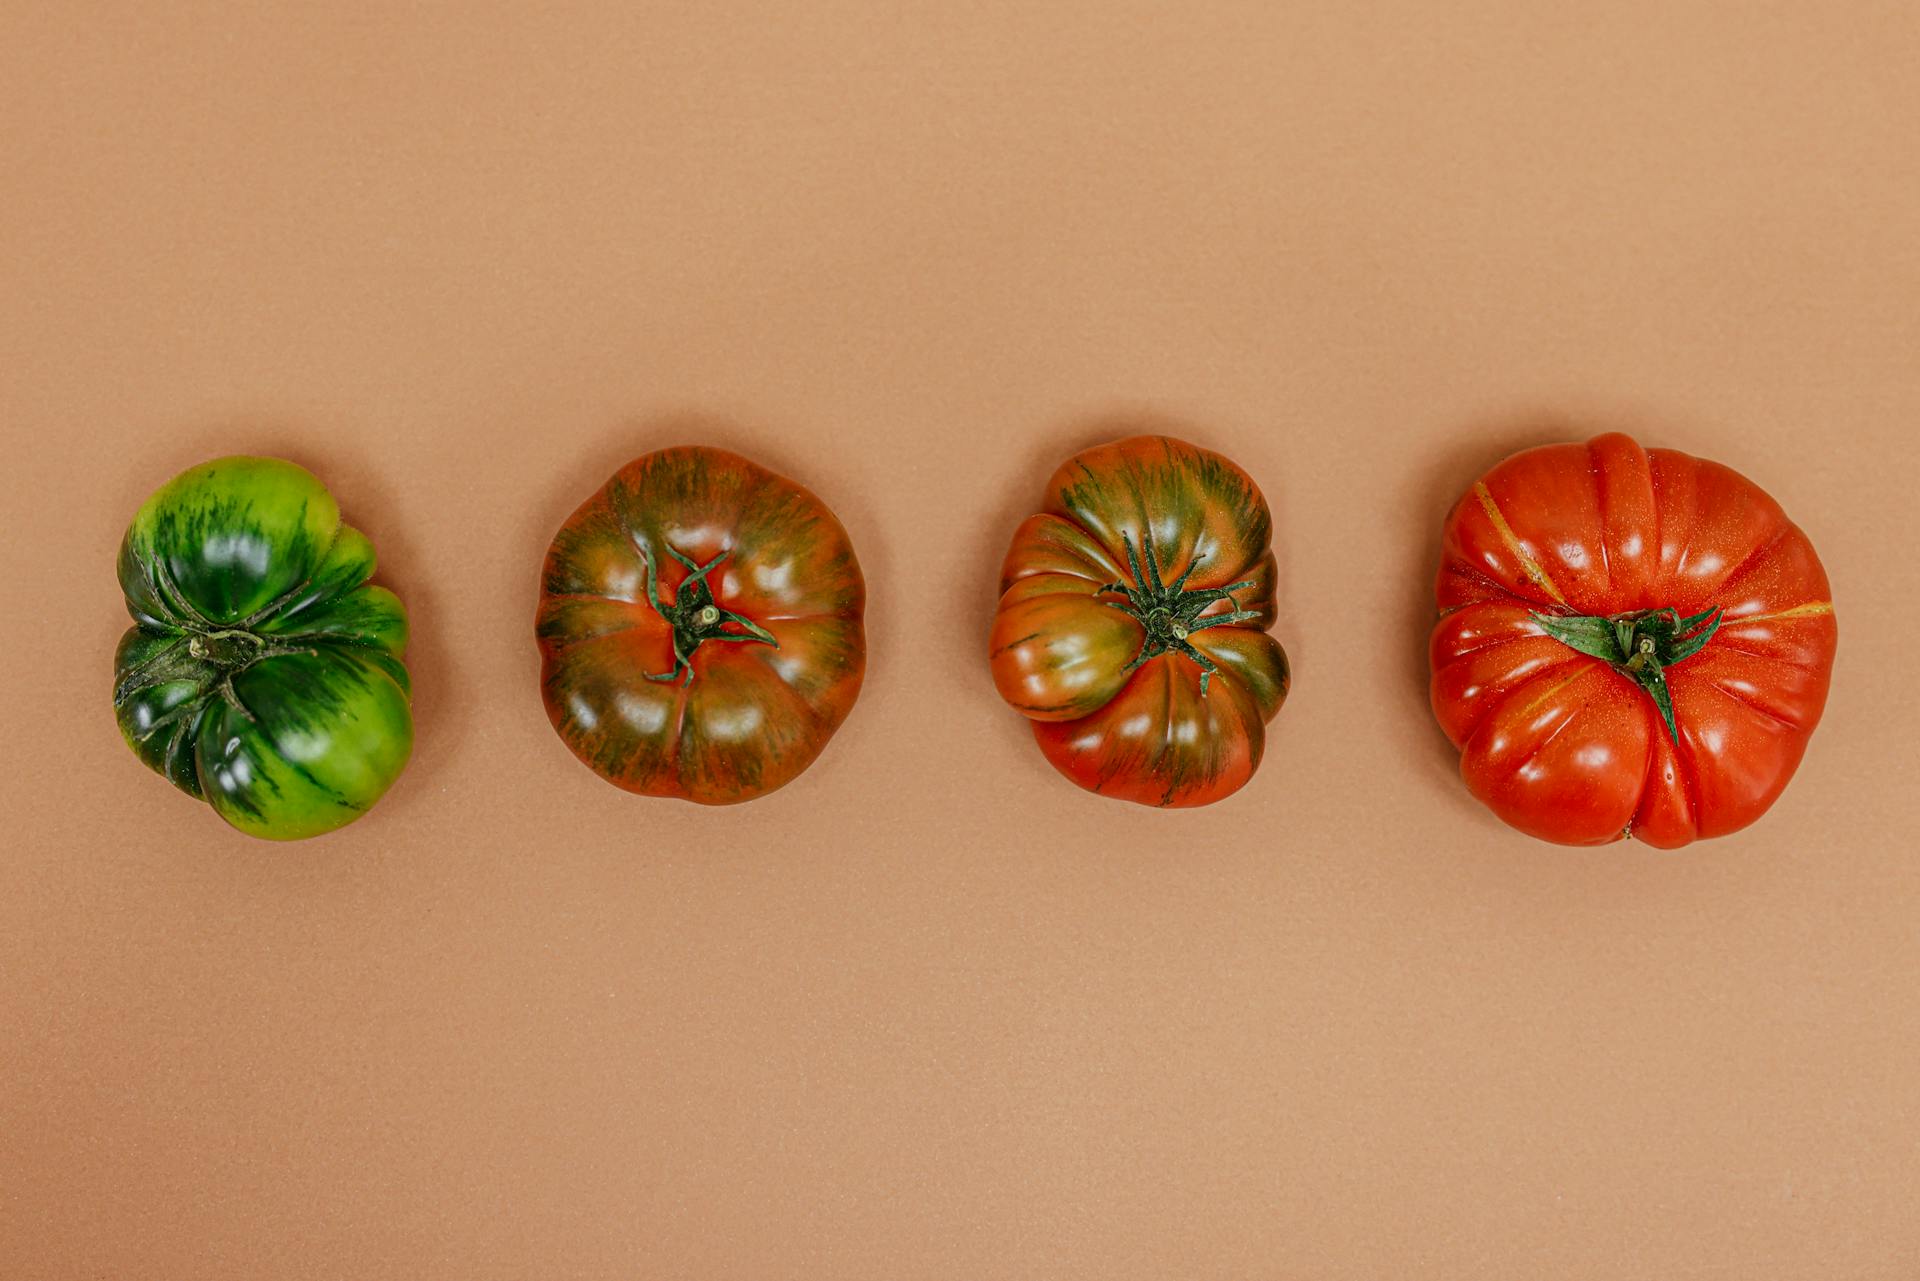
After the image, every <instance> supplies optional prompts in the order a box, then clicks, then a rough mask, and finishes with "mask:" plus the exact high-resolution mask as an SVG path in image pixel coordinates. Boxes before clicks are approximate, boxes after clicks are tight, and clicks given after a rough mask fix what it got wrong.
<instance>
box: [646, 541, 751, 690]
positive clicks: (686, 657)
mask: <svg viewBox="0 0 1920 1281" xmlns="http://www.w3.org/2000/svg"><path fill="white" fill-rule="evenodd" d="M639 550H640V560H641V562H642V563H643V564H644V565H645V566H646V567H647V604H649V605H651V606H653V610H654V612H655V613H656V614H658V615H660V617H662V618H664V619H666V620H667V624H668V625H669V626H670V627H672V628H673V666H672V667H670V668H668V669H667V670H666V671H664V672H646V673H643V674H644V675H645V676H646V678H647V679H648V680H650V681H663V682H664V681H670V680H674V679H676V678H677V679H679V681H680V683H681V684H682V685H691V684H692V683H693V651H694V650H696V649H698V648H699V647H700V646H701V645H702V644H704V643H705V642H707V641H748V642H752V643H755V644H760V645H771V646H773V647H774V648H775V649H778V648H780V642H779V641H778V640H776V639H774V635H773V633H772V632H770V631H768V630H767V629H766V628H764V627H762V626H760V624H758V623H756V622H754V621H753V620H752V619H749V618H743V617H741V616H740V615H739V614H736V613H734V612H733V611H732V610H730V609H722V608H720V606H719V604H717V603H716V602H715V601H714V599H713V588H712V587H710V586H708V584H707V575H708V574H710V573H712V572H713V570H714V568H715V567H716V566H718V565H719V564H720V562H721V561H723V560H725V559H726V558H727V556H728V555H729V553H728V552H724V551H723V552H721V553H720V554H719V555H718V556H715V557H714V558H713V559H712V560H710V561H708V562H707V563H706V564H704V565H696V564H694V562H693V561H691V560H689V559H688V558H687V557H685V556H683V555H681V554H680V552H679V551H678V549H676V548H675V547H673V546H672V545H671V544H668V545H667V555H669V556H671V557H673V558H674V559H675V560H677V561H679V562H680V563H681V564H682V565H685V566H686V567H687V568H688V569H689V570H691V571H692V572H691V573H690V574H689V575H688V576H687V577H686V578H684V579H682V580H681V582H680V585H679V586H678V587H676V588H674V592H673V600H672V601H671V602H667V603H663V602H662V601H661V599H660V588H659V584H658V581H657V578H656V575H655V573H654V567H653V554H652V553H651V552H649V551H648V550H647V549H646V548H645V547H641V548H640V549H639ZM729 623H731V624H733V625H734V626H736V627H738V628H740V629H741V630H739V631H729V630H727V625H728V624H729ZM683 673H684V674H683Z"/></svg>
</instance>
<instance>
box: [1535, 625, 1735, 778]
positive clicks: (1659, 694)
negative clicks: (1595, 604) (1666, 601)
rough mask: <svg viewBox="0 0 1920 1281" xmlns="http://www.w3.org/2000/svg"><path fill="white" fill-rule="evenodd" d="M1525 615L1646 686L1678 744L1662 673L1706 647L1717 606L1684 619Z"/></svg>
mask: <svg viewBox="0 0 1920 1281" xmlns="http://www.w3.org/2000/svg"><path fill="white" fill-rule="evenodd" d="M1527 616H1528V617H1529V618H1531V619H1533V621H1534V622H1536V623H1538V624H1539V625H1540V630H1541V631H1543V632H1545V633H1546V634H1547V635H1549V636H1551V637H1553V638H1554V639H1555V640H1557V641H1559V642H1560V643H1561V644H1562V645H1565V646H1567V647H1568V648H1569V649H1576V650H1579V651H1580V652H1581V653H1582V654H1586V655H1589V656H1591V657H1593V658H1597V659H1600V660H1601V661H1602V662H1605V663H1607V664H1608V665H1609V666H1611V667H1612V668H1613V670H1614V671H1616V672H1619V673H1620V674H1621V675H1622V676H1625V677H1626V678H1627V679H1628V680H1630V681H1632V682H1634V683H1635V684H1636V685H1638V686H1640V688H1641V689H1643V690H1645V691H1646V692H1647V697H1649V698H1651V699H1652V700H1653V705H1654V707H1655V708H1656V709H1657V710H1658V711H1659V713H1660V719H1661V720H1662V721H1663V722H1665V724H1666V727H1667V737H1668V738H1670V739H1672V740H1673V742H1674V745H1675V746H1676V747H1677V746H1679V743H1680V729H1679V726H1678V725H1676V724H1675V723H1674V719H1673V695H1672V693H1671V692H1669V690H1668V689H1667V675H1666V671H1667V668H1669V667H1672V666H1673V665H1674V664H1675V663H1679V662H1683V661H1685V660H1686V659H1689V658H1692V657H1693V656H1694V655H1695V654H1698V653H1699V652H1700V651H1701V650H1702V649H1704V648H1706V644H1707V642H1708V641H1710V640H1712V639H1713V634H1714V633H1715V632H1717V631H1719V630H1720V623H1721V621H1722V618H1721V612H1720V610H1718V609H1708V610H1702V611H1701V612H1700V613H1698V614H1694V615H1691V616H1689V617H1687V618H1682V617H1681V616H1680V611H1679V610H1677V609H1671V608H1669V609H1646V610H1640V611H1639V612H1637V613H1631V614H1614V615H1611V616H1608V617H1600V616H1596V615H1586V614H1535V613H1531V612H1530V613H1529V614H1528V615H1527Z"/></svg>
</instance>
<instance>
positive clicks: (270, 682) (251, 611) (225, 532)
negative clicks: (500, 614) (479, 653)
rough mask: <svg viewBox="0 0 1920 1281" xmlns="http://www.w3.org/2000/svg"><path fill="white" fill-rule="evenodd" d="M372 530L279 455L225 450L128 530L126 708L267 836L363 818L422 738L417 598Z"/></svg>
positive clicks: (178, 775) (167, 491)
mask: <svg viewBox="0 0 1920 1281" xmlns="http://www.w3.org/2000/svg"><path fill="white" fill-rule="evenodd" d="M373 570H374V555H373V544H371V543H369V542H368V541H367V539H366V536H365V535H363V534H362V533H361V532H360V531H359V530H357V529H354V528H353V527H352V526H351V525H346V524H343V523H341V520H340V508H339V506H338V505H337V504H336V503H335V502H334V500H333V496H332V495H331V494H329V493H328V492H327V489H326V486H324V485H322V484H321V483H320V482H319V480H317V479H315V477H314V476H313V475H312V474H311V473H310V472H308V471H306V470H305V469H303V468H300V467H296V466H294V465H293V464H292V463H289V462H282V461H281V460H279V459H277V458H221V459H218V460H216V461H214V462H210V463H206V464H203V465H202V466H199V467H195V468H193V469H192V470H190V471H186V472H182V473H181V474H180V475H178V476H176V477H174V479H173V480H171V481H169V482H168V483H167V484H166V485H165V486H164V487H163V488H161V489H160V491H159V492H157V493H156V494H154V495H153V497H151V498H149V499H148V500H147V501H146V503H145V505H143V506H142V507H141V508H140V511H139V513H138V514H137V515H135V516H134V518H133V524H132V525H131V526H130V527H129V528H128V530H127V534H126V538H125V539H124V540H123V541H122V542H121V544H120V587H121V590H122V591H123V592H124V593H125V595H126V600H127V611H128V612H129V613H131V614H132V615H133V619H134V627H133V628H132V630H130V631H128V632H127V634H126V635H125V636H124V637H123V638H122V639H121V641H120V648H119V652H118V653H117V654H116V655H115V658H114V667H115V674H114V688H113V706H114V712H115V715H116V716H117V718H118V720H119V722H120V730H121V733H122V734H124V735H125V737H126V740H127V742H128V744H129V745H130V746H131V747H132V748H133V750H134V752H135V754H136V755H138V756H139V758H140V759H141V760H143V761H145V762H146V763H147V764H148V765H149V766H151V767H152V768H153V769H155V770H157V771H159V772H160V773H161V774H164V775H165V776H166V777H167V779H168V780H169V781H170V782H172V783H173V785H174V786H175V787H178V788H179V789H180V790H181V791H183V792H186V793H187V794H188V795H189V796H194V797H198V798H202V799H204V800H206V801H207V802H208V803H209V804H211V805H212V806H213V810H214V812H215V813H217V814H218V815H219V816H220V817H221V818H223V819H225V820H226V821H227V822H229V823H231V824H232V825H233V826H234V827H236V828H239V829H240V830H241V831H243V832H246V833H248V834H250V835H253V836H262V837H268V838H271V839H274V840H293V839H297V838H300V837H307V836H317V835H319V834H320V833H322V832H330V831H332V830H333V829H335V828H337V827H340V826H342V825H343V824H346V823H350V822H352V821H353V820H354V819H356V818H358V817H360V815H362V814H364V813H365V812H366V811H367V809H368V808H369V807H370V806H371V805H372V804H373V803H374V802H375V801H377V800H379V799H380V797H381V795H382V794H383V793H384V792H385V791H386V790H387V788H388V786H389V785H391V784H392V782H393V780H394V779H395V778H397V777H398V776H399V774H400V771H401V769H402V768H403V767H404V766H405V765H406V763H407V757H408V755H409V754H410V753H411V752H412V750H413V713H412V710H411V705H410V702H409V697H410V695H409V690H410V687H409V684H408V680H407V669H406V668H405V667H404V666H402V665H401V661H400V660H401V657H402V655H403V654H404V652H405V649H406V643H407V614H406V610H405V609H403V608H402V607H401V605H400V601H399V599H398V598H396V597H395V596H394V594H393V593H392V592H390V591H388V590H387V589H386V588H384V587H376V586H373V585H372V584H370V583H369V582H368V581H367V580H368V579H369V578H370V577H372V575H373Z"/></svg>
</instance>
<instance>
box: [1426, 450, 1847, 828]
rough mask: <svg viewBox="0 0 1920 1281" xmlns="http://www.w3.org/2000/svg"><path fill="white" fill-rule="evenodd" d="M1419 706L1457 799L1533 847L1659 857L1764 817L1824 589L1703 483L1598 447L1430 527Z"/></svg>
mask: <svg viewBox="0 0 1920 1281" xmlns="http://www.w3.org/2000/svg"><path fill="white" fill-rule="evenodd" d="M1438 595H1439V605H1440V611H1441V617H1440V621H1439V624H1438V625H1437V626H1436V627H1435V628H1434V630H1433V636H1432V643H1431V657H1432V666H1433V682H1432V701H1433V710H1434V714H1435V715H1436V716H1438V717H1439V719H1440V724H1441V727H1442V728H1443V729H1444V730H1445V731H1446V734H1447V737H1448V738H1449V739H1451V740H1452V741H1453V743H1454V745H1455V746H1456V747H1458V748H1459V749H1460V770H1461V773H1462V775H1463V776H1464V777H1465V779H1466V783H1467V786H1468V788H1469V789H1470V790H1471V791H1472V792H1473V794H1474V795H1475V796H1477V797H1479V798H1480V799H1481V800H1482V801H1484V802H1485V803H1486V804H1487V805H1488V806H1489V807H1490V808H1491V809H1492V810H1493V812H1494V813H1495V814H1498V815H1499V816H1500V817H1501V818H1503V819H1505V820H1506V821H1507V822H1508V823H1511V824H1512V825H1513V826H1515V827H1517V828H1519V829H1520V830H1521V831H1523V832H1527V833H1529V834H1531V835H1533V836H1537V837H1540V838H1542V839H1544V840H1549V841H1557V842H1561V843H1563V844H1568V845H1596V844H1601V843H1603V842H1607V841H1615V840H1619V839H1621V838H1622V837H1625V836H1632V837H1634V838H1636V839H1638V840H1641V841H1645V842H1647V843H1648V844H1650V845H1655V846H1659V847H1661V848H1673V847H1676V846H1681V845H1685V844H1687V843H1688V842H1689V841H1692V840H1695V839H1697V838H1700V837H1710V836H1721V835H1725V834H1726V833H1728V832H1732V831H1736V830H1738V829H1740V828H1742V827H1745V826H1746V825H1747V824H1749V823H1751V822H1753V821H1754V820H1755V819H1756V818H1758V817H1760V815H1761V814H1763V813H1765V812H1766V809H1767V807H1768V806H1770V805H1772V804H1773V802H1774V799H1775V798H1776V797H1778V796H1779V795H1780V793H1781V791H1782V790H1783V789H1784V788H1785V787H1786V785H1787V781H1788V780H1789V779H1791V778H1792V777H1793V771H1794V769H1795V768H1796V767H1797V766H1798V765H1799V763H1800V758H1801V756H1802V754H1803V753H1804V752H1805V751H1806V747H1807V739H1808V737H1809V736H1810V735H1811V734H1812V733H1813V729H1814V726H1815V725H1817V724H1818V723H1819V720H1820V713H1821V711H1822V709H1823V708H1824V707H1825V705H1826V699H1827V686H1828V681H1829V679H1830V676H1831V673H1832V670H1833V654H1834V643H1835V638H1836V634H1837V633H1836V630H1835V622H1834V615H1833V601H1832V593H1831V591H1830V589H1829V588H1828V586H1827V575H1826V571H1825V570H1824V569H1823V568H1821V565H1820V558H1819V557H1818V556H1817V555H1815V554H1814V550H1813V545H1812V544H1811V543H1810V542H1808V541H1807V536H1806V535H1805V534H1804V533H1802V532H1801V531H1800V529H1799V528H1798V527H1797V526H1796V525H1794V524H1793V522H1791V521H1790V520H1788V519H1787V517H1786V515H1785V513H1783V512H1782V511H1781V510H1780V505H1779V504H1778V503H1776V502H1774V500H1773V499H1772V498H1769V497H1768V496H1767V495H1766V494H1765V493H1764V492H1763V491H1762V490H1761V489H1760V488H1759V487H1758V486H1756V485H1754V484H1753V483H1752V482H1751V481H1749V480H1747V479H1746V478H1745V477H1743V476H1741V475H1739V474H1737V473H1736V472H1733V471H1731V470H1729V469H1728V468H1726V467H1723V466H1721V465H1720V464H1718V463H1713V462H1707V461H1705V460H1703V459H1699V458H1692V457H1689V456H1688V455H1686V454H1682V453H1678V452H1675V451H1673V450H1668V449H1642V448H1641V447H1640V446H1639V445H1637V444H1635V443H1634V442H1633V441H1632V440H1630V439H1628V438H1627V437H1625V436H1622V435H1618V434H1614V435H1606V436H1600V437H1597V438H1595V439H1594V440H1592V441H1589V442H1588V443H1586V444H1584V445H1581V444H1567V445H1548V446H1545V447H1543V448H1539V449H1530V450H1527V451H1526V452H1525V453H1521V454H1517V455H1515V456H1514V457H1512V458H1509V459H1507V460H1506V461H1505V462H1503V463H1501V464H1500V465H1499V466H1498V467H1495V468H1494V469H1493V470H1492V471H1490V472H1488V473H1487V474H1486V475H1485V476H1484V477H1482V478H1481V479H1480V480H1479V481H1477V482H1476V483H1475V484H1474V486H1473V488H1472V489H1471V490H1470V491H1468V493H1467V494H1466V495H1465V496H1464V497H1462V498H1461V499H1460V501H1459V503H1458V504H1457V505H1456V506H1455V507H1454V508H1453V511H1452V513H1451V514H1450V515H1449V516H1448V517H1447V522H1446V527H1445V543H1444V547H1443V552H1442V563H1441V567H1440V576H1439V587H1438Z"/></svg>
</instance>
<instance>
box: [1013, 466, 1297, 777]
mask: <svg viewBox="0 0 1920 1281" xmlns="http://www.w3.org/2000/svg"><path fill="white" fill-rule="evenodd" d="M1042 506H1043V510H1042V511H1041V512H1040V513H1039V514H1038V515H1035V516H1031V517H1029V518H1028V519H1027V520H1026V521H1025V522H1024V523H1023V524H1022V525H1021V526H1020V528H1019V529H1018V530H1017V531H1015V533H1014V536H1013V546H1012V547H1011V549H1009V550H1008V552H1007V558H1006V562H1005V564H1004V566H1003V567H1002V568H1001V571H1000V607H999V611H998V613H997V614H996V615H995V616H994V620H993V633H992V637H991V640H990V642H989V652H990V655H991V664H992V668H993V679H994V684H995V685H996V686H997V687H998V688H999V690H1000V695H1001V697H1002V698H1004V699H1006V700H1007V702H1008V703H1010V704H1012V705H1013V707H1014V708H1015V709H1017V710H1018V711H1019V712H1021V714H1023V715H1025V716H1026V717H1028V718H1029V719H1030V720H1031V721H1032V722H1033V734H1034V737H1035V739H1037V740H1038V741H1039V744H1040V750H1041V752H1042V753H1044V754H1045V756H1046V758H1047V759H1048V760H1049V761H1051V762H1052V763H1053V766H1054V768H1056V769H1058V770H1059V771H1060V772H1061V773H1062V774H1065V775H1066V776H1067V777H1068V778H1070V779H1072V780H1073V781H1074V782H1076V783H1078V784H1079V785H1080V786H1082V787H1084V788H1087V789H1088V790H1090V791H1094V792H1099V793H1101V794H1102V795H1105V796H1117V797H1120V798H1122V799H1125V800H1129V801H1137V802H1139V803H1141V804H1143V805H1166V806H1186V805H1206V804H1209V803H1211V802H1213V801H1217V800H1219V799H1220V798H1222V797H1224V796H1228V795H1231V794H1232V793H1234V792H1236V791H1238V790H1239V789H1240V788H1241V787H1242V786H1244V785H1245V784H1246V781H1247V780H1248V779H1249V778H1251V777H1253V771H1254V769H1255V768H1256V767H1257V766H1258V765H1259V764H1260V756H1261V753H1262V752H1263V751H1264V750H1265V747H1266V725H1267V722H1268V721H1270V720H1272V719H1273V717H1274V714H1275V713H1276V712H1278V711H1279V710H1280V704H1281V702H1282V701H1283V700H1284V699H1285V698H1286V696H1287V686H1288V682H1289V679H1290V678H1289V674H1288V670H1287V656H1286V654H1285V653H1284V652H1283V651H1282V650H1281V648H1280V645H1279V643H1278V642H1276V641H1275V640H1274V639H1273V637H1272V636H1270V635H1268V634H1267V628H1269V627H1271V626H1272V625H1273V621H1274V616H1275V609H1274V595H1273V594H1274V578H1275V571H1274V559H1273V552H1272V551H1271V550H1269V548H1268V545H1267V544H1268V540H1269V539H1270V538H1271V536H1272V531H1273V517H1272V515H1271V514H1270V513H1269V512H1268V510H1267V501H1266V499H1265V498H1263V497H1262V496H1261V494H1260V490H1259V488H1258V487H1257V486H1256V485H1255V484H1254V483H1253V481H1252V479H1251V478H1250V477H1248V475H1247V474H1246V473H1245V472H1244V471H1241V470H1240V468H1239V467H1237V466H1236V465H1234V464H1233V463H1232V462H1231V461H1229V460H1228V459H1226V458H1223V457H1221V456H1220V455H1219V454H1216V453H1212V452H1210V451H1208V450H1205V449H1200V448H1198V447H1196V446H1193V445H1189V444H1187V443H1186V442H1184V441H1179V440H1173V439H1170V438H1168V437H1165V436H1135V437H1132V438H1131V439H1127V440H1121V441H1116V442H1114V443H1113V444H1110V445H1102V446H1100V447H1099V448H1097V449H1089V450H1087V451H1086V452H1085V453H1082V454H1078V455H1076V456H1074V457H1073V458H1069V459H1068V460H1067V461H1066V462H1065V463H1064V464H1062V465H1061V467H1060V469H1059V470H1058V471H1056V472H1055V473H1054V475H1053V479H1052V480H1050V481H1049V482H1048V483H1047V491H1046V497H1045V499H1044V501H1043V504H1042Z"/></svg>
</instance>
